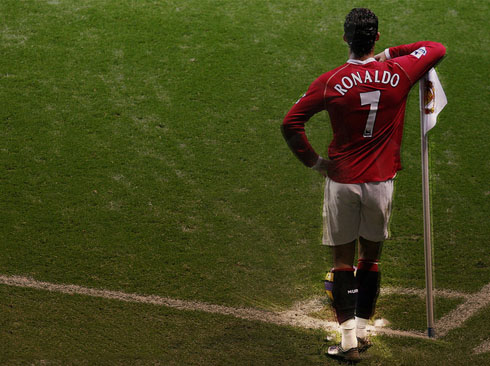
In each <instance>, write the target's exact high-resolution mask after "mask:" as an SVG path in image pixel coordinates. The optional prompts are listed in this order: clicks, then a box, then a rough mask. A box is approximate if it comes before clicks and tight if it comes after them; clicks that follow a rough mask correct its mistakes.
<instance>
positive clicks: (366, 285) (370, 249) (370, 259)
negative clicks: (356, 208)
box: [356, 237, 383, 351]
mask: <svg viewBox="0 0 490 366" xmlns="http://www.w3.org/2000/svg"><path fill="white" fill-rule="evenodd" d="M382 245H383V242H373V241H369V240H367V239H364V238H363V237H360V238H359V255H358V263H357V271H356V282H357V289H358V291H359V292H358V294H357V303H356V326H357V337H358V338H359V349H360V350H361V351H364V350H365V349H367V348H368V347H369V346H370V345H371V344H370V342H369V341H368V340H367V332H366V326H367V323H368V321H369V319H370V318H371V317H372V316H373V315H374V310H375V308H376V301H377V299H378V295H379V289H380V279H381V273H380V271H379V266H378V264H379V259H380V257H381V248H382Z"/></svg>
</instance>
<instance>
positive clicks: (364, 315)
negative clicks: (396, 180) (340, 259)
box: [356, 180, 393, 348]
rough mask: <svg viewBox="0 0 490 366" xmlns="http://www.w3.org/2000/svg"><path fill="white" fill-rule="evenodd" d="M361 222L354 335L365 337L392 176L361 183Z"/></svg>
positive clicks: (385, 231)
mask: <svg viewBox="0 0 490 366" xmlns="http://www.w3.org/2000/svg"><path fill="white" fill-rule="evenodd" d="M361 187H362V199H361V201H362V205H361V223H360V226H359V235H360V238H359V256H358V257H359V260H358V265H357V272H356V281H357V287H358V291H359V293H358V298H357V304H356V322H357V328H358V330H357V336H358V337H359V338H361V341H360V342H359V343H360V344H361V348H362V343H364V340H365V339H366V335H367V334H366V324H367V322H368V320H369V319H370V318H371V317H372V316H373V315H374V310H375V308H376V301H377V298H378V295H379V289H380V278H381V277H380V271H379V259H380V257H381V249H382V244H383V241H384V240H385V239H386V238H388V226H389V219H390V214H391V203H392V197H393V180H388V181H385V182H373V183H365V184H363V185H362V186H361Z"/></svg>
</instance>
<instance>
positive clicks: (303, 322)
mask: <svg viewBox="0 0 490 366" xmlns="http://www.w3.org/2000/svg"><path fill="white" fill-rule="evenodd" d="M1 284H3V285H7V286H16V287H23V288H33V289H38V290H46V291H50V292H57V293H63V294H69V295H75V294H77V295H85V296H92V297H98V298H104V299H113V300H119V301H125V302H135V303H143V304H153V305H159V306H166V307H170V308H173V309H179V310H188V311H204V312H207V313H214V314H221V315H229V316H233V317H236V318H240V319H245V320H252V321H260V322H265V323H272V324H276V325H282V326H287V325H288V326H295V327H300V328H308V329H322V330H327V331H337V330H338V324H337V323H336V322H329V321H325V320H321V319H317V318H314V317H311V316H309V315H308V314H310V313H312V312H315V311H319V310H321V309H322V308H323V307H324V304H323V302H322V300H321V299H320V298H315V299H310V300H308V301H303V302H299V303H297V304H295V305H294V306H293V308H292V309H290V310H286V311H280V312H272V311H266V310H258V309H252V308H234V307H229V306H223V305H215V304H209V303H204V302H199V301H187V300H178V299H172V298H169V297H162V296H156V295H138V294H131V293H125V292H120V291H111V290H101V289H94V288H88V287H83V286H78V285H67V284H55V283H50V282H42V281H37V280H35V279H32V278H28V277H23V276H5V275H0V285H1ZM381 293H382V294H405V295H417V296H421V297H423V296H424V290H420V289H403V288H394V287H389V288H383V289H382V291H381ZM436 295H438V296H442V297H449V298H464V299H465V302H464V303H463V304H461V305H459V306H458V307H457V308H456V309H455V310H453V311H451V312H450V313H449V314H447V315H446V316H444V317H443V318H441V319H440V320H439V321H438V322H437V323H436V331H437V333H436V335H437V337H442V336H444V335H446V334H447V333H448V332H449V331H450V330H452V329H454V328H458V327H460V326H462V324H463V323H464V322H465V321H466V320H467V319H468V318H469V317H470V316H472V315H473V314H474V313H475V312H477V311H479V310H480V309H482V308H484V307H486V306H487V305H489V304H490V284H488V285H486V286H484V287H483V289H482V290H481V291H480V292H478V293H475V294H464V293H458V292H455V291H447V290H440V291H436ZM380 323H381V324H382V323H383V322H379V323H377V324H375V326H370V327H369V328H368V329H369V330H370V331H371V332H372V333H374V334H386V335H389V336H399V337H411V338H425V339H427V337H426V335H425V334H424V333H422V332H417V331H402V330H396V329H390V328H387V327H383V326H380V325H379V324H380ZM475 352H488V342H487V343H484V344H483V345H482V346H480V347H479V348H475Z"/></svg>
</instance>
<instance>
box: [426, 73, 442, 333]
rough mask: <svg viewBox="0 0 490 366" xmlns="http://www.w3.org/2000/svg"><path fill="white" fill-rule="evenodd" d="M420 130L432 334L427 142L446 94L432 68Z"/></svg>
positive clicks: (432, 311)
mask: <svg viewBox="0 0 490 366" xmlns="http://www.w3.org/2000/svg"><path fill="white" fill-rule="evenodd" d="M419 99H420V131H421V144H422V146H421V154H422V197H423V207H424V253H425V288H426V292H427V295H426V310H427V335H428V336H429V337H431V338H432V337H435V331H434V293H433V289H434V284H433V281H432V275H433V269H432V231H431V228H432V226H431V211H430V190H429V142H428V137H427V132H428V131H429V130H430V129H431V128H432V127H434V126H435V124H436V122H437V115H438V114H439V112H440V111H441V110H442V109H443V108H444V106H445V105H446V104H447V99H446V95H445V94H444V90H443V89H442V86H441V83H440V82H439V78H438V77H437V73H436V71H435V70H434V69H431V70H429V72H428V73H427V74H426V75H424V76H423V77H422V79H420V83H419Z"/></svg>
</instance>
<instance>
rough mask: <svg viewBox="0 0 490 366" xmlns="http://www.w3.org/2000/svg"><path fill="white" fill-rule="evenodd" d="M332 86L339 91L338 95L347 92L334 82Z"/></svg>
mask: <svg viewBox="0 0 490 366" xmlns="http://www.w3.org/2000/svg"><path fill="white" fill-rule="evenodd" d="M333 88H334V89H335V90H337V91H338V92H339V93H340V95H344V94H345V93H347V89H344V88H342V87H341V86H340V84H335V86H334V87H333Z"/></svg>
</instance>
